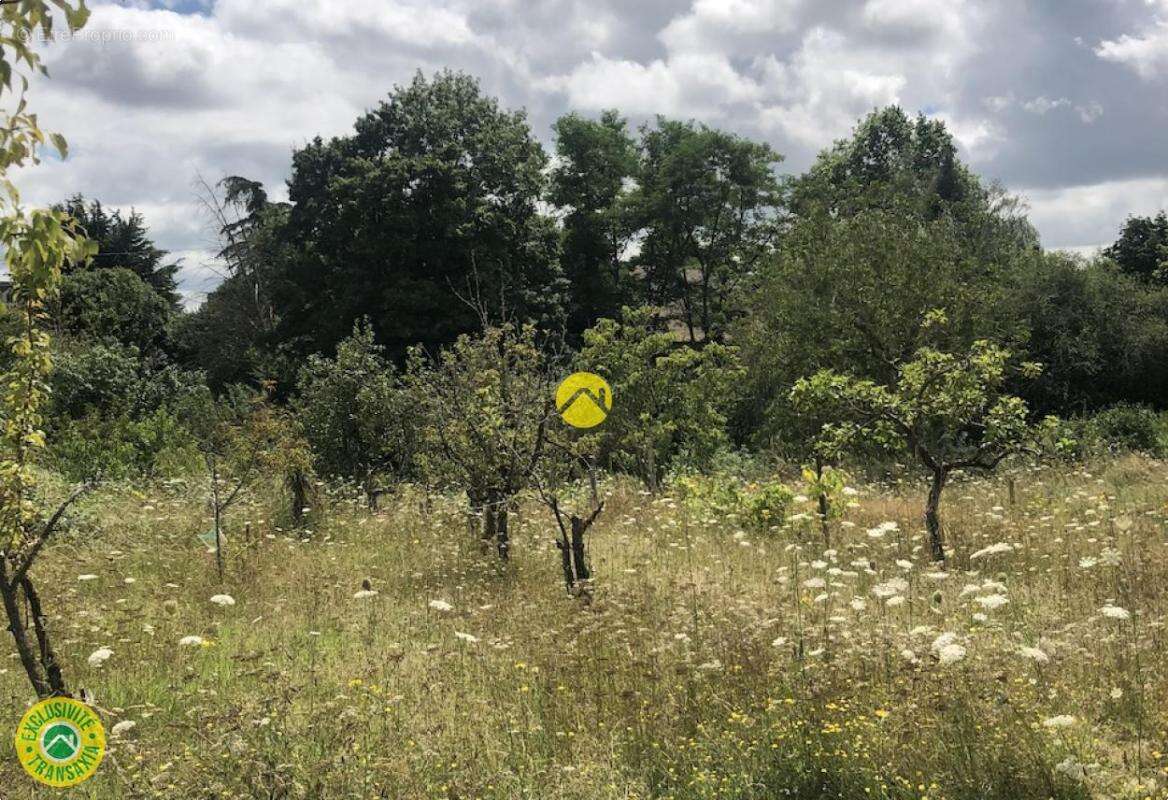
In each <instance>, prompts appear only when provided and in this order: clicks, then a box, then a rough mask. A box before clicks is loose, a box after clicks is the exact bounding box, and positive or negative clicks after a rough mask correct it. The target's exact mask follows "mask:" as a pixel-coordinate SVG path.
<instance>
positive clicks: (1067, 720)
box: [1042, 714, 1075, 728]
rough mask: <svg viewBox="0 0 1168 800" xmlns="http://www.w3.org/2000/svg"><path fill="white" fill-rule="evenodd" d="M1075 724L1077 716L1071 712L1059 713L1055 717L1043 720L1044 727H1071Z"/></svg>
mask: <svg viewBox="0 0 1168 800" xmlns="http://www.w3.org/2000/svg"><path fill="white" fill-rule="evenodd" d="M1074 724H1075V718H1074V717H1073V716H1071V715H1070V714H1059V715H1058V716H1055V717H1047V718H1046V719H1044V720H1043V721H1042V725H1043V727H1046V728H1069V727H1071V726H1072V725H1074Z"/></svg>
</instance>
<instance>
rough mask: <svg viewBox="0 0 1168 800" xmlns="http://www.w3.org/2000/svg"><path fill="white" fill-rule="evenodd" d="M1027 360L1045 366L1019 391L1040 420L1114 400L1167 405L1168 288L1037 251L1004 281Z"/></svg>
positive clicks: (1108, 265)
mask: <svg viewBox="0 0 1168 800" xmlns="http://www.w3.org/2000/svg"><path fill="white" fill-rule="evenodd" d="M1008 281H1009V298H1008V300H1009V302H1010V303H1012V304H1014V305H1015V306H1016V308H1017V312H1018V314H1019V317H1020V318H1021V320H1022V321H1023V323H1024V325H1025V327H1026V330H1027V338H1026V341H1025V350H1026V353H1027V355H1028V357H1029V358H1032V359H1034V360H1035V361H1038V362H1040V363H1042V364H1044V365H1045V366H1046V369H1044V370H1043V373H1042V375H1040V376H1039V377H1038V378H1037V379H1036V380H1034V381H1032V382H1030V383H1028V384H1027V385H1026V386H1022V387H1019V388H1018V391H1019V393H1020V394H1022V395H1023V396H1024V397H1025V398H1026V399H1027V401H1028V402H1029V403H1030V405H1031V406H1032V408H1033V409H1034V410H1035V411H1036V412H1038V413H1041V414H1058V415H1061V416H1068V415H1073V414H1084V413H1089V412H1092V411H1097V410H1099V409H1101V408H1104V407H1106V406H1110V405H1113V404H1115V403H1118V402H1121V401H1128V402H1136V403H1146V404H1148V405H1151V406H1155V407H1158V408H1164V407H1168V362H1166V361H1165V359H1164V353H1165V352H1168V287H1163V286H1160V285H1159V284H1156V283H1149V282H1147V281H1145V280H1144V279H1143V278H1142V277H1141V276H1140V275H1139V274H1138V273H1136V274H1133V273H1129V272H1127V271H1125V270H1123V269H1121V268H1120V267H1119V266H1118V265H1117V264H1115V263H1114V262H1112V261H1111V260H1110V259H1107V258H1097V259H1091V260H1086V259H1083V258H1080V257H1076V256H1071V255H1067V254H1064V253H1057V252H1056V253H1036V254H1034V255H1033V256H1032V257H1030V258H1027V259H1025V260H1023V261H1022V262H1021V263H1020V264H1019V265H1018V267H1017V269H1015V270H1014V271H1013V272H1012V273H1011V275H1010V276H1009V278H1008Z"/></svg>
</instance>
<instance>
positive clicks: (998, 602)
mask: <svg viewBox="0 0 1168 800" xmlns="http://www.w3.org/2000/svg"><path fill="white" fill-rule="evenodd" d="M973 602H975V603H977V604H978V605H980V606H981V607H982V608H984V609H985V610H986V611H993V610H995V609H998V608H1001V607H1002V606H1004V605H1006V604H1007V603H1009V602H1010V599H1009V598H1008V597H1006V596H1005V595H1001V594H987V595H986V596H985V597H975V598H974V600H973Z"/></svg>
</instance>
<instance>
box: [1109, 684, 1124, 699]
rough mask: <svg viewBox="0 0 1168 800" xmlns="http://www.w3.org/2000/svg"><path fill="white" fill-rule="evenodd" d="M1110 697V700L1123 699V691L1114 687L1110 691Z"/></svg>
mask: <svg viewBox="0 0 1168 800" xmlns="http://www.w3.org/2000/svg"><path fill="white" fill-rule="evenodd" d="M1110 695H1111V699H1112V700H1118V699H1119V698H1121V697H1123V689H1120V688H1119V687H1118V686H1116V687H1115V688H1114V689H1112V690H1111V692H1110Z"/></svg>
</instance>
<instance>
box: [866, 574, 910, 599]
mask: <svg viewBox="0 0 1168 800" xmlns="http://www.w3.org/2000/svg"><path fill="white" fill-rule="evenodd" d="M907 591H908V581H906V580H905V579H904V578H893V579H892V580H890V581H887V582H885V583H878V584H876V585H875V586H873V587H872V594H874V595H876V596H877V597H879V598H880V599H882V600H883V599H886V598H889V597H892V596H893V595H898V594H903V593H904V592H907Z"/></svg>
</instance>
